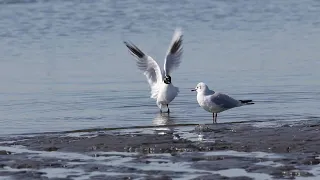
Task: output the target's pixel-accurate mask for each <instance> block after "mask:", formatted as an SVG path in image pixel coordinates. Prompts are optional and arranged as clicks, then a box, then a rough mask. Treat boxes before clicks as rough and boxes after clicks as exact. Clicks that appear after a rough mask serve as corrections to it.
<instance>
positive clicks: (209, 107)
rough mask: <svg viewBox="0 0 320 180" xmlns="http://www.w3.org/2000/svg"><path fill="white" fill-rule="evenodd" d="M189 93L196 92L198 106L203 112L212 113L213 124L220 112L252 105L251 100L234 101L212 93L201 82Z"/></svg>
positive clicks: (224, 95) (228, 97) (223, 95)
mask: <svg viewBox="0 0 320 180" xmlns="http://www.w3.org/2000/svg"><path fill="white" fill-rule="evenodd" d="M191 91H197V101H198V103H199V105H200V106H201V107H202V108H203V109H204V110H206V111H208V112H211V113H213V115H212V119H213V123H216V122H217V117H218V113H220V112H222V111H225V110H228V109H231V108H235V107H240V106H244V105H250V104H254V103H253V102H252V100H236V99H233V98H232V97H230V96H228V95H226V94H222V93H219V92H214V91H212V90H210V89H209V88H208V86H207V85H206V84H205V83H203V82H200V83H199V84H198V85H197V87H196V88H195V89H192V90H191Z"/></svg>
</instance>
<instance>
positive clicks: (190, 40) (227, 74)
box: [0, 0, 320, 135]
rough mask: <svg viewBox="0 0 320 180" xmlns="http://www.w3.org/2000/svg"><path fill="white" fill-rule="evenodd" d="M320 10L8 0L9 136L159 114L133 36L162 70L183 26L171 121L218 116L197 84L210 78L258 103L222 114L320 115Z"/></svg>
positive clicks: (1, 94)
mask: <svg viewBox="0 0 320 180" xmlns="http://www.w3.org/2000/svg"><path fill="white" fill-rule="evenodd" d="M319 9H320V2H319V1H316V0H302V1H301V0H291V1H277V0H267V1H255V0H247V1H230V0H226V1H220V0H215V1H208V0H198V1H192V0H185V1H175V2H173V1H169V0H161V1H156V2H153V3H151V2H150V1H145V0H141V1H140V0H122V1H116V0H105V1H103V0H97V1H77V0H68V1H62V0H61V1H59V0H57V1H56V0H44V1H33V0H0V52H1V57H0V82H1V86H0V134H1V135H8V134H15V133H35V132H48V131H63V130H74V129H82V128H93V127H123V126H124V127H128V126H136V125H152V124H153V123H155V122H158V121H155V119H159V114H158V112H159V110H158V108H157V106H156V105H155V101H154V100H153V99H150V98H149V96H150V89H149V87H148V84H147V81H146V78H145V77H144V75H143V74H142V72H140V71H139V70H138V69H137V68H136V65H135V62H134V60H133V59H132V57H131V56H130V55H129V53H128V51H127V49H126V47H125V46H124V44H123V41H124V40H129V41H132V42H133V43H135V44H137V45H138V46H139V47H140V48H141V49H143V50H144V51H145V52H147V53H148V54H150V55H151V56H153V57H154V58H155V59H156V60H157V61H158V62H159V63H160V66H161V67H162V64H163V59H164V56H165V53H166V51H167V48H168V45H169V43H170V40H171V36H172V33H173V31H174V29H175V27H177V26H180V27H182V28H183V30H184V49H185V51H184V56H183V60H182V61H183V62H182V64H181V66H180V68H179V69H177V70H176V71H175V72H174V74H173V75H172V77H173V83H174V85H176V86H178V87H179V88H180V91H181V92H180V94H179V96H178V97H177V98H176V99H175V100H174V101H173V102H172V104H171V111H172V113H171V114H170V117H169V118H170V120H171V122H172V123H201V124H203V123H211V122H212V119H211V118H212V116H211V114H210V113H207V112H205V111H204V110H203V109H201V108H200V107H199V106H198V104H197V102H196V95H195V94H194V93H192V92H190V89H191V88H194V87H195V86H196V84H197V83H198V82H200V81H204V82H206V83H207V84H208V85H209V86H210V88H211V89H213V90H215V91H220V92H225V93H227V94H229V95H232V96H234V97H235V98H239V99H254V100H256V101H257V103H256V104H255V105H253V106H246V107H241V108H235V109H232V110H229V111H226V112H223V113H221V114H219V117H218V121H219V122H237V121H263V122H266V123H270V122H272V123H288V122H289V121H300V120H315V121H317V120H319V119H320V118H319V117H320V111H319V106H320V93H319V89H320V81H319V79H320V71H319V68H320V60H319V58H320V51H319V47H320V19H319V17H320V11H319ZM160 118H161V116H160ZM262 124H263V123H262Z"/></svg>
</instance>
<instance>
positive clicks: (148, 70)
mask: <svg viewBox="0 0 320 180" xmlns="http://www.w3.org/2000/svg"><path fill="white" fill-rule="evenodd" d="M124 44H125V45H126V46H127V48H128V49H129V52H130V53H131V55H132V56H133V57H135V59H136V64H137V66H138V68H139V69H140V70H141V71H143V72H144V75H145V76H146V77H147V80H148V83H149V85H150V87H151V98H154V99H156V98H157V97H158V90H159V89H158V85H159V82H161V81H162V79H163V77H162V76H163V73H162V72H161V69H160V67H159V65H158V63H157V62H156V61H155V60H154V59H153V58H152V57H151V56H148V55H147V54H145V53H144V52H142V51H141V50H140V49H139V48H138V47H137V46H135V45H134V44H132V43H130V44H129V43H128V42H124Z"/></svg>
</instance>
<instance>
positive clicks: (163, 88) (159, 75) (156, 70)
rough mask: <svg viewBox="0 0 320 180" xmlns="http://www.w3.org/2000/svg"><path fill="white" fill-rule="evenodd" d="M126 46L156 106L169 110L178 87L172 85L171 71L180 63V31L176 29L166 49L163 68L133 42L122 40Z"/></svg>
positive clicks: (181, 50) (181, 49)
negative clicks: (143, 77) (145, 79)
mask: <svg viewBox="0 0 320 180" xmlns="http://www.w3.org/2000/svg"><path fill="white" fill-rule="evenodd" d="M124 43H125V45H126V46H127V47H128V49H129V52H130V53H131V55H133V56H134V57H135V59H136V60H137V66H138V68H139V69H140V70H142V71H143V72H144V75H145V76H146V77H147V80H148V82H149V85H150V87H151V98H153V99H156V100H157V102H156V103H157V106H158V107H159V108H160V112H162V108H164V107H167V109H168V111H167V112H168V113H169V112H170V109H169V103H170V102H171V101H172V100H173V99H174V98H175V97H176V96H177V95H178V93H179V88H177V87H175V86H173V85H172V82H171V80H172V79H171V73H172V71H173V70H174V69H176V68H178V67H179V65H180V63H181V56H182V52H183V48H182V32H181V30H180V29H176V30H175V32H174V34H173V37H172V41H171V44H170V46H169V49H168V51H167V54H166V57H165V61H164V69H163V70H161V69H160V67H159V65H158V63H157V62H156V61H155V60H154V59H153V58H152V57H151V56H149V55H148V54H146V53H144V52H143V51H142V50H141V49H139V48H138V47H137V46H135V45H134V44H133V43H128V42H124Z"/></svg>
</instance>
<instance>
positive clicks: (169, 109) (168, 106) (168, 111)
mask: <svg viewBox="0 0 320 180" xmlns="http://www.w3.org/2000/svg"><path fill="white" fill-rule="evenodd" d="M167 108H168V113H170V109H169V104H167Z"/></svg>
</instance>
